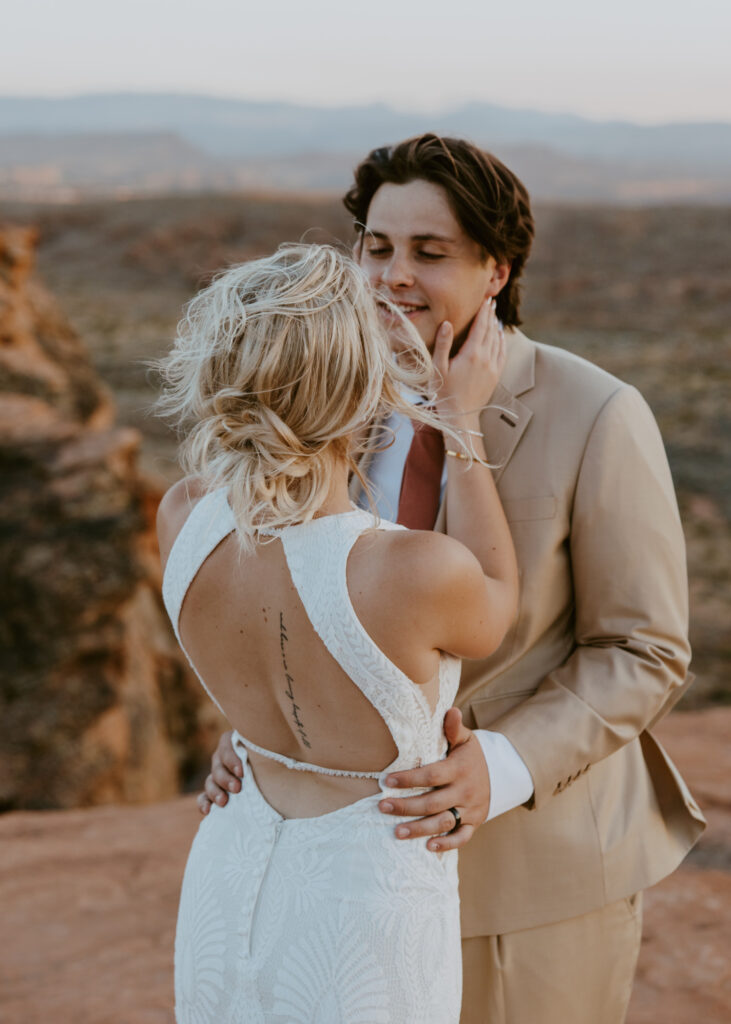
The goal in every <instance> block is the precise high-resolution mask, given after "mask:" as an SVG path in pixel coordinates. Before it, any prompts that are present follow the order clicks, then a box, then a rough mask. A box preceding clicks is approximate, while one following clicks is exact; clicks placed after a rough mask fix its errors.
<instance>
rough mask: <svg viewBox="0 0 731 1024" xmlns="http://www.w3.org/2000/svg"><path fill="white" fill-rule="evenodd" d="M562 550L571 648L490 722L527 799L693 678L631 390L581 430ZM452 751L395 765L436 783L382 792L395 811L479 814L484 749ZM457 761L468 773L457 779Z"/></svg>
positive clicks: (672, 564)
mask: <svg viewBox="0 0 731 1024" xmlns="http://www.w3.org/2000/svg"><path fill="white" fill-rule="evenodd" d="M570 550H571V561H572V571H573V576H574V590H575V627H574V631H575V641H576V647H575V649H574V651H573V652H572V654H571V656H570V657H569V658H568V659H567V661H566V662H565V663H564V664H562V665H561V666H557V667H556V668H555V670H553V671H551V672H549V673H548V674H547V675H546V677H545V678H544V679H543V680H542V681H541V683H540V685H539V686H538V688H537V689H536V691H535V693H533V694H532V695H531V696H530V697H528V698H526V699H525V700H524V701H522V702H521V703H520V704H518V705H517V706H516V707H514V708H513V709H511V711H509V712H507V713H506V714H505V715H504V716H503V717H502V718H500V719H498V720H497V721H495V722H494V723H492V724H491V727H490V731H491V732H493V731H494V732H498V733H500V734H501V735H502V736H504V737H505V739H506V740H508V741H510V744H511V745H512V747H513V748H514V750H515V752H516V756H519V757H520V759H521V760H522V762H523V763H524V764H525V766H526V768H527V770H528V772H529V773H530V776H531V779H532V782H533V786H534V793H533V797H532V798H531V801H530V806H535V807H540V806H541V805H542V804H543V803H545V802H546V801H548V800H550V799H552V798H554V797H555V796H557V795H558V794H559V793H560V792H561V791H562V790H563V789H564V788H565V787H566V786H567V785H570V784H571V781H572V780H573V779H575V778H577V777H578V776H579V775H580V774H581V773H582V772H584V771H586V770H588V769H589V768H590V767H591V765H592V764H594V763H596V762H597V761H600V760H602V759H603V758H605V757H607V756H608V755H609V754H611V753H613V752H614V751H616V750H618V749H619V748H620V747H622V746H623V745H624V744H626V743H628V742H630V741H631V740H633V739H635V738H636V737H637V736H638V735H639V734H640V733H641V732H642V731H643V730H644V729H646V728H648V727H649V726H651V725H652V724H653V723H654V722H655V721H657V720H658V719H659V718H661V717H662V716H663V715H664V714H665V713H666V712H667V711H668V710H669V709H670V708H671V707H672V706H673V704H674V703H675V702H676V701H677V700H678V699H679V697H680V696H681V695H682V693H683V692H684V690H685V688H686V687H687V685H688V681H689V680H688V677H687V667H688V662H689V658H690V649H689V645H688V640H687V615H688V609H687V579H686V565H685V546H684V541H683V534H682V529H681V525H680V518H679V515H678V510H677V504H676V501H675V494H674V491H673V486H672V480H671V477H670V471H669V468H668V465H667V459H666V457H665V452H664V449H663V446H662V440H661V438H660V434H659V431H658V429H657V425H656V424H655V421H654V419H653V417H652V414H651V412H650V410H649V409H648V407H647V405H646V403H645V402H644V400H643V399H642V398H641V396H640V395H639V394H638V393H637V392H636V391H635V390H634V388H630V387H623V388H620V389H619V390H618V391H617V392H616V393H615V394H614V395H613V396H612V398H611V399H610V400H609V401H608V402H607V403H606V405H605V407H604V408H603V410H602V411H601V413H600V414H599V416H598V417H597V420H596V422H595V424H594V427H593V429H592V431H591V434H590V436H589V438H588V440H587V445H586V448H585V452H584V456H583V459H582V465H581V468H580V472H579V476H578V480H577V486H576V490H575V495H574V502H573V509H572V527H571V536H570ZM475 753H476V754H479V753H480V752H479V751H478V750H475ZM452 761H453V756H452V755H451V754H450V756H449V757H448V758H447V759H446V760H445V761H444V762H440V763H439V764H438V765H430V766H427V767H426V768H424V769H415V770H414V771H412V772H408V773H406V772H401V773H399V781H400V784H401V785H403V786H421V785H436V786H440V787H443V788H442V789H438V790H436V791H435V792H433V793H430V794H428V795H425V796H423V797H413V798H408V799H400V800H397V801H389V802H390V803H391V804H392V807H393V811H392V813H401V814H413V815H426V816H428V817H427V819H426V820H425V822H424V825H425V826H426V825H427V824H431V822H434V821H436V820H437V819H439V818H440V815H441V813H442V812H443V811H445V810H446V808H448V807H449V806H457V807H459V808H460V810H461V811H462V808H463V807H464V808H466V810H467V820H472V821H474V822H477V821H478V820H479V819H478V818H477V817H476V815H477V813H478V810H479V808H480V807H481V806H482V804H481V801H480V792H481V791H482V789H483V788H484V784H485V780H486V779H487V780H488V784H489V772H488V771H487V770H486V765H485V758H484V757H479V758H478V757H473V759H472V762H471V763H470V765H469V766H467V765H466V764H464V763H463V764H461V765H460V766H459V770H458V772H457V771H456V769H457V766H456V765H455V764H450V762H452ZM462 761H463V762H464V761H465V758H463V759H462ZM465 771H468V772H469V773H470V777H469V778H467V776H466V775H464V776H463V777H461V778H460V777H459V773H462V772H465ZM426 779H429V781H425V780H426ZM493 781H494V780H493ZM460 797H461V798H462V799H461V803H457V802H456V801H457V800H458V799H459V798H460ZM447 800H448V801H449V802H447ZM470 816H471V817H470ZM465 817H466V815H465V813H464V812H462V818H463V820H465ZM429 818H431V822H430V821H429ZM483 820H484V819H483ZM409 828H410V836H409V837H410V838H411V837H416V836H418V835H430V834H434V830H433V829H432V831H428V829H427V830H424V828H423V827H422V823H421V822H415V823H413V824H412V825H410V826H409ZM456 835H458V833H456V834H455V837H456ZM455 837H450V840H453V839H454V838H455ZM450 845H451V842H450ZM455 845H457V844H455ZM443 848H445V847H443Z"/></svg>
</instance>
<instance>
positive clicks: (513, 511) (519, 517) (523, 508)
mask: <svg viewBox="0 0 731 1024" xmlns="http://www.w3.org/2000/svg"><path fill="white" fill-rule="evenodd" d="M557 504H558V503H557V501H556V499H555V498H554V497H553V495H552V494H546V495H544V496H542V497H539V498H506V499H505V501H503V509H504V510H505V518H506V519H507V520H508V522H509V523H520V522H522V521H524V520H528V519H553V518H554V517H555V515H556V508H557Z"/></svg>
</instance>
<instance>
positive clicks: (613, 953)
mask: <svg viewBox="0 0 731 1024" xmlns="http://www.w3.org/2000/svg"><path fill="white" fill-rule="evenodd" d="M641 932H642V893H638V894H637V895H636V896H632V897H629V898H627V899H623V900H619V901H618V902H617V903H610V904H609V905H608V906H606V907H602V908H601V909H600V910H595V911H593V912H592V913H590V914H584V915H583V916H582V917H575V918H571V919H570V920H568V921H559V922H557V923H556V924H550V925H544V926H543V927H541V928H529V929H527V930H526V931H521V932H511V933H510V934H507V935H488V936H480V937H479V938H474V939H464V940H463V942H462V960H463V994H462V1014H461V1016H460V1024H622V1021H624V1019H625V1015H626V1013H627V1006H628V1003H629V999H630V994H631V992H632V982H633V979H634V973H635V967H636V965H637V956H638V954H639V951H640V937H641Z"/></svg>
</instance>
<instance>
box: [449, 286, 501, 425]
mask: <svg viewBox="0 0 731 1024" xmlns="http://www.w3.org/2000/svg"><path fill="white" fill-rule="evenodd" d="M453 339H454V331H453V328H452V324H450V323H449V322H448V321H445V322H444V323H443V324H442V325H441V326H440V328H439V330H438V331H437V337H436V341H435V344H434V356H433V362H434V368H435V370H436V371H437V374H438V380H437V384H438V391H437V400H438V405H439V408H440V409H443V410H444V411H445V413H449V414H451V415H454V416H460V415H466V414H469V413H473V414H474V413H477V412H478V411H479V410H480V409H482V408H483V407H484V406H485V405H487V403H488V402H489V401H490V398H491V397H492V393H493V391H494V390H495V386H496V385H497V382H498V380H499V379H500V375H501V374H502V372H503V369H504V367H505V358H506V355H505V337H504V334H503V330H502V327H501V326H500V324H499V322H498V319H497V314H496V312H495V300H494V299H492V298H490V299H485V301H484V302H483V303H482V305H481V306H480V308H479V310H478V312H477V316H476V317H475V319H474V320H473V322H472V326H471V327H470V331H469V334H468V335H467V338H466V339H465V342H464V344H463V345H462V347H461V348H460V350H459V352H458V353H457V354H456V355H455V356H454V358H452V359H450V358H449V353H450V351H451V348H452V343H453Z"/></svg>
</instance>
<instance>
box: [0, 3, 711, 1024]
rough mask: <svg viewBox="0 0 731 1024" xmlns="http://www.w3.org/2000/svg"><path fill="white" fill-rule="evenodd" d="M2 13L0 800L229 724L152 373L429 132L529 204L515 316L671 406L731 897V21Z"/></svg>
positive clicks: (13, 802) (75, 10) (181, 7)
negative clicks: (368, 163)
mask: <svg viewBox="0 0 731 1024" xmlns="http://www.w3.org/2000/svg"><path fill="white" fill-rule="evenodd" d="M5 22H6V23H5V26H4V30H3V34H2V38H0V809H2V810H5V811H14V810H19V809H35V810H50V809H66V811H67V813H69V809H72V808H79V807H87V806H90V805H99V804H114V805H119V804H130V805H131V804H144V803H150V802H155V801H160V800H166V799H168V798H170V797H173V796H175V794H177V793H179V792H180V791H182V790H190V789H193V788H195V787H196V786H197V785H199V784H200V780H201V778H202V775H203V774H204V768H205V765H206V764H207V763H208V758H209V756H210V751H211V749H212V747H213V745H215V741H216V738H217V735H218V731H219V728H220V726H221V723H220V720H219V718H218V716H217V714H216V713H215V712H214V711H213V709H212V705H210V703H209V702H208V701H207V700H206V699H205V698H204V697H203V696H202V693H201V691H200V689H199V687H198V684H197V683H196V682H195V681H194V680H193V679H192V678H191V676H190V673H189V671H188V670H187V668H186V666H185V664H184V663H183V660H182V658H181V657H180V655H179V654H178V652H177V649H176V645H175V643H174V639H173V637H172V633H171V631H170V628H169V626H168V624H167V620H166V617H165V615H164V612H163V610H162V606H161V601H160V593H159V590H160V573H159V565H158V560H157V551H156V544H155V539H154V516H155V511H156V507H157V502H158V501H159V498H160V496H161V494H162V493H163V491H164V489H165V488H166V487H167V486H168V485H169V483H170V482H171V481H173V480H175V479H177V477H178V469H177V466H176V461H175V449H176V441H175V438H174V437H173V436H172V435H171V434H170V432H169V431H168V430H167V428H166V427H165V426H164V425H163V424H162V423H161V422H160V421H159V420H157V419H155V418H154V416H153V415H152V414H151V411H150V407H151V404H152V402H153V401H154V398H155V393H156V382H155V378H154V374H152V373H151V372H150V370H149V369H148V367H147V362H148V361H149V360H151V359H153V358H155V357H157V356H159V355H161V354H162V353H163V352H165V351H166V350H167V348H168V347H169V345H170V344H171V340H172V338H173V336H174V332H175V325H176V322H177V320H178V319H179V317H180V314H181V308H182V305H183V303H184V302H185V301H186V300H187V299H188V298H190V297H191V296H192V294H193V293H194V292H195V291H196V290H197V288H198V287H199V286H200V285H201V284H202V283H204V282H205V281H206V280H207V278H208V276H209V275H210V274H211V272H212V271H214V270H215V269H217V268H219V267H221V266H222V265H224V264H226V263H228V262H230V261H236V260H241V259H246V258H249V257H253V256H258V255H262V254H264V253H267V252H270V251H271V250H272V249H273V248H274V247H276V245H277V244H279V243H280V242H282V241H291V240H298V239H305V240H310V241H319V240H327V241H333V240H341V241H343V242H346V243H347V242H349V241H350V240H351V237H352V235H351V224H350V223H349V219H348V216H347V215H346V213H345V211H344V209H343V208H342V205H341V202H340V197H341V195H342V194H343V192H344V191H345V189H346V188H347V186H348V184H349V181H350V176H351V173H352V170H353V167H354V166H355V165H356V163H357V162H358V161H359V160H360V159H361V158H362V157H363V156H364V155H365V153H366V152H367V151H368V150H369V149H370V148H372V147H374V146H378V145H383V144H385V143H390V142H394V141H398V140H399V139H401V138H404V137H406V136H408V135H411V134H415V133H417V132H421V131H426V130H432V131H437V132H440V133H443V134H456V135H460V136H465V137H468V138H470V139H471V140H473V141H475V142H476V143H478V144H480V145H482V146H484V147H485V148H487V149H490V150H491V151H493V152H494V153H495V154H496V155H497V156H499V157H500V158H501V159H502V160H503V161H504V162H506V163H507V164H508V165H509V166H510V167H511V168H512V169H513V170H515V171H516V172H517V173H518V175H519V176H520V177H521V178H522V179H523V180H524V182H525V184H526V185H527V186H528V188H529V190H530V192H531V195H532V196H533V199H534V204H535V212H536V220H537V240H536V244H535V248H534V252H533V255H532V257H531V260H530V262H529V264H528V269H527V273H526V277H525V288H524V295H525V302H524V318H525V325H524V330H525V332H526V333H527V334H528V335H529V336H531V337H533V338H536V339H538V340H541V341H544V342H549V343H553V344H557V345H560V346H563V347H565V348H568V349H570V350H571V351H573V352H576V353H578V354H580V355H582V356H585V357H587V358H589V359H591V360H592V361H594V362H596V363H597V364H599V365H600V366H602V367H604V368H605V369H607V370H609V371H610V372H612V373H615V374H617V375H618V376H620V377H622V378H623V379H624V380H627V381H629V382H631V383H632V384H635V385H636V386H637V387H639V389H640V390H641V391H642V392H643V394H644V395H645V397H646V398H647V400H648V401H649V403H650V405H651V407H652V408H653V410H654V412H655V415H656V417H657V419H658V422H659V424H660V428H661V430H662V433H663V437H664V439H665V443H666V447H667V451H668V456H669V460H670V465H671V468H672V472H673V476H674V480H675V484H676V488H677V492H678V498H679V502H680V507H681V514H682V517H683V522H684V527H685V532H686V539H687V545H688V565H689V575H690V592H691V614H692V620H691V622H692V625H691V639H692V642H693V647H694V664H693V669H694V671H695V672H696V674H697V677H698V679H697V682H696V684H695V686H694V687H693V688H692V689H691V691H690V692H689V693H688V695H687V696H686V698H685V699H684V701H683V704H682V705H681V708H682V709H683V710H685V711H686V712H687V715H686V716H681V715H678V716H675V718H676V720H678V721H684V722H686V723H687V725H685V726H676V725H673V730H674V735H675V736H676V740H675V742H676V743H678V744H680V745H682V746H683V749H684V750H685V751H686V755H685V756H687V757H688V759H689V762H690V760H692V759H693V758H695V761H694V763H695V764H697V766H698V768H697V778H698V779H699V780H700V779H705V783H703V782H701V783H699V784H700V785H701V788H702V786H703V785H705V787H706V791H705V794H704V793H701V798H703V796H704V795H705V796H706V797H707V799H708V800H710V801H711V802H714V801H715V803H714V806H718V807H719V808H720V810H719V815H721V814H722V812H723V814H725V815H726V817H725V818H724V819H723V821H724V822H725V825H723V828H722V829H721V832H717V833H715V835H716V838H715V839H714V840H713V842H711V843H710V845H709V844H708V843H707V845H706V847H705V850H706V852H705V853H703V854H702V855H700V856H699V859H698V864H699V865H700V866H703V867H704V868H705V869H706V870H707V871H708V870H710V871H711V875H708V874H707V875H706V876H704V877H705V879H706V882H707V883H708V884H709V885H711V882H712V885H711V889H713V887H714V886H717V885H718V884H721V883H718V882H717V881H716V880H715V876H716V874H718V875H719V877H720V876H721V874H722V873H724V872H726V873H727V872H728V869H729V867H731V826H729V822H730V821H731V806H730V805H731V801H730V800H729V797H728V794H727V790H726V789H725V788H724V786H723V785H721V784H720V783H719V778H720V776H719V775H718V771H719V760H718V758H719V757H720V756H721V754H720V753H719V752H720V751H721V750H722V749H723V744H721V742H720V737H722V736H723V735H724V732H723V730H724V729H725V728H726V726H727V725H728V724H730V719H729V718H728V717H725V718H724V717H723V716H724V715H726V710H725V706H728V705H729V704H730V703H731V682H730V681H729V665H730V664H731V634H730V632H729V626H728V622H729V604H730V598H731V541H730V539H729V529H728V524H729V516H730V514H731V458H729V455H730V452H731V431H730V430H729V425H730V420H731V411H730V410H731V406H730V405H729V388H728V385H729V379H730V377H731V359H730V358H729V357H730V356H731V274H729V266H730V264H731V73H730V72H729V64H728V54H727V43H728V39H729V37H730V35H731V8H729V6H728V5H727V4H724V3H721V2H720V0H719V2H715V0H696V3H694V4H693V5H692V7H689V6H688V5H671V6H670V7H669V6H668V5H667V4H662V3H660V2H655V0H635V2H629V0H614V2H613V3H612V4H605V5H587V4H586V3H582V2H579V0H559V2H556V3H553V4H550V5H549V4H545V3H541V2H538V0H525V2H524V3H522V4H520V5H502V6H500V5H489V4H485V3H484V2H483V3H478V2H473V0H452V2H451V3H450V4H449V5H444V4H442V3H435V2H431V0H420V2H418V3H417V2H415V0H404V2H401V3H398V4H395V3H393V2H392V0H391V2H386V0H371V2H370V3H369V4H368V5H359V6H358V7H345V6H344V5H343V4H341V3H335V2H333V0H310V2H309V3H308V4H300V3H295V2H282V0H278V2H277V0H275V2H271V3H269V4H268V5H260V4H258V3H252V2H244V0H209V2H208V3H207V4H205V5H203V4H202V3H198V2H192V0H177V2H175V3H173V2H170V0H154V2H150V0H146V2H142V0H128V2H127V3H126V4H124V5H114V6H112V5H102V4H98V3H92V2H91V0H65V2H64V3H55V2H53V0H27V2H26V3H25V4H24V5H23V6H20V5H16V7H15V8H14V9H13V12H12V16H11V17H10V16H9V17H7V18H6V19H5ZM713 715H716V717H715V718H714V717H712V716H713ZM709 716H711V717H709ZM719 716H721V717H719ZM714 744H715V745H714ZM724 756H726V757H727V756H728V755H727V754H726V755H724ZM711 762H713V764H712V763H711ZM728 767H731V766H728ZM713 771H716V775H714V776H713V779H715V781H713V779H711V775H712V774H713ZM704 772H705V775H704ZM709 772H710V773H711V774H709ZM714 787H715V788H714ZM701 802H702V803H703V799H701ZM186 807H187V808H188V807H189V805H188V804H186ZM100 813H101V812H100ZM105 813H106V812H105ZM110 813H111V812H110ZM119 813H120V814H122V813H127V812H122V811H121V810H120V812H119ZM138 813H141V812H138ZM10 817H11V818H12V817H13V816H12V815H11V816H10ZM34 820H35V819H34ZM44 820H48V821H49V822H50V821H51V820H52V819H50V818H49V819H44ZM64 820H69V821H70V820H71V819H64ZM75 820H76V819H74V821H75ZM84 820H86V819H84ZM100 820H101V819H100ZM104 820H105V821H107V822H108V825H109V827H110V828H111V827H112V825H113V819H104ZM119 820H120V821H122V819H119ZM136 820H138V821H140V820H142V819H136ZM146 820H148V823H149V819H146ZM186 820H187V819H186ZM720 820H721V819H720V817H719V821H720ZM53 821H54V822H56V819H55V818H54V819H53ZM124 821H125V822H127V821H128V819H126V818H125V819H124ZM38 827H40V826H38ZM57 827H59V828H60V825H58V826H57V825H56V824H54V825H53V828H57ZM105 827H106V826H105ZM125 827H127V826H125ZM186 827H187V826H186ZM724 829H725V830H726V831H725V832H724V831H723V830H724ZM724 836H725V838H723V837H724ZM719 837H720V838H719ZM183 853H184V851H183ZM704 858H705V859H704ZM701 862H702V864H701ZM724 877H725V878H726V881H728V874H725V876H724ZM709 879H710V880H711V882H708V880H709ZM706 882H704V883H703V884H706ZM699 884H700V883H699ZM723 884H726V883H725V882H724V883H723ZM709 898H710V897H709ZM696 902H698V901H696ZM701 902H702V901H701ZM727 981H728V979H727ZM727 981H726V982H725V983H724V984H727ZM29 1005H30V1004H27V1005H25V1010H24V1011H23V1013H24V1014H25V1016H23V1017H22V1019H23V1020H31V1019H32V1014H31V1013H30V1010H29V1009H28V1006H29ZM649 1005H650V1004H649V1003H648V1006H649ZM648 1012H650V1011H648ZM653 1012H654V1011H653ZM18 1019H21V1018H20V1017H19V1018H18ZM59 1019H60V1018H59ZM68 1019H78V1020H80V1019H82V1018H81V1017H80V1016H76V1017H73V1016H72V1017H69V1018H68ZM84 1019H86V1018H84ZM88 1019H90V1020H92V1019H93V1020H100V1019H101V1018H100V1017H89V1018H88ZM105 1019H106V1018H105ZM109 1019H111V1018H109ZM120 1019H121V1018H120ZM124 1019H127V1020H132V1019H138V1018H136V1017H132V1016H127V1017H126V1018H124ZM139 1019H142V1018H139ZM145 1019H147V1018H145ZM149 1019H150V1020H152V1019H155V1020H157V1019H160V1020H164V1019H165V1020H166V1019H168V1018H167V1017H165V1016H160V1017H159V1018H158V1017H154V1018H153V1017H150V1018H149ZM634 1019H636V1020H637V1021H639V1020H645V1019H646V1020H647V1021H650V1020H654V1019H660V1018H659V1017H652V1016H647V1017H646V1018H645V1017H636V1018H634ZM662 1019H663V1020H671V1019H675V1018H671V1017H668V1016H663V1017H662ZM677 1019H678V1020H680V1019H681V1018H680V1017H678V1018H677ZM682 1019H686V1020H687V1019H690V1018H689V1017H685V1018H682ZM705 1019H707V1020H715V1019H716V1018H715V1017H713V1016H712V1012H711V1010H708V1009H707V1011H706V1017H705ZM718 1019H720V1017H719V1018H718Z"/></svg>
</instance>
